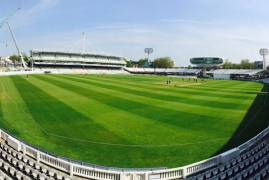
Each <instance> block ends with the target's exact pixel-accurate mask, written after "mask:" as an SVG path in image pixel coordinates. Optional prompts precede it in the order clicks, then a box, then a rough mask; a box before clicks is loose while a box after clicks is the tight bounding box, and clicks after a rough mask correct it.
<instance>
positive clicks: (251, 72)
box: [208, 69, 263, 75]
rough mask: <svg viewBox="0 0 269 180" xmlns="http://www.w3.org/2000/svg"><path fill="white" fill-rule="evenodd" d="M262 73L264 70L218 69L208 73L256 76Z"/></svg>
mask: <svg viewBox="0 0 269 180" xmlns="http://www.w3.org/2000/svg"><path fill="white" fill-rule="evenodd" d="M262 71H263V70H262V69H216V70H211V71H209V72H208V73H213V74H242V75H254V74H257V73H259V72H262Z"/></svg>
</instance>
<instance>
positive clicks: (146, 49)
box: [144, 48, 153, 62]
mask: <svg viewBox="0 0 269 180" xmlns="http://www.w3.org/2000/svg"><path fill="white" fill-rule="evenodd" d="M144 52H145V53H146V54H147V55H148V62H149V55H150V54H152V53H153V48H145V50H144Z"/></svg>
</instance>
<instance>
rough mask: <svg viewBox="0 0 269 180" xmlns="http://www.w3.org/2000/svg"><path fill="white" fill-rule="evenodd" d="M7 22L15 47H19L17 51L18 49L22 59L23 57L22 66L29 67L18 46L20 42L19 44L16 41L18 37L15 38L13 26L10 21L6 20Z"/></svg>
mask: <svg viewBox="0 0 269 180" xmlns="http://www.w3.org/2000/svg"><path fill="white" fill-rule="evenodd" d="M6 24H7V26H8V29H9V32H10V34H11V37H12V40H13V42H14V44H15V47H16V49H17V51H18V55H19V56H20V59H21V66H22V67H23V68H24V69H27V66H26V64H25V61H24V59H23V55H22V53H21V51H20V49H19V47H18V44H17V42H16V39H15V36H14V33H13V31H12V29H11V27H10V24H9V23H8V21H6Z"/></svg>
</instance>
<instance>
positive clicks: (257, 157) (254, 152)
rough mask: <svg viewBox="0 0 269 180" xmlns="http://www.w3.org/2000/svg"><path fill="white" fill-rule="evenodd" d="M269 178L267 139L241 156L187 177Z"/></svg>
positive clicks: (194, 179)
mask: <svg viewBox="0 0 269 180" xmlns="http://www.w3.org/2000/svg"><path fill="white" fill-rule="evenodd" d="M229 178H233V179H237V180H241V179H269V145H267V143H266V142H265V141H263V142H261V143H260V144H258V145H257V146H256V147H255V148H253V149H249V150H248V151H246V152H244V153H241V154H240V156H239V157H237V158H234V159H232V160H230V161H228V162H226V163H221V164H219V165H218V166H216V167H213V168H210V169H207V170H206V171H203V172H199V173H197V174H194V175H191V176H190V177H188V178H187V179H193V180H204V179H216V180H219V179H221V180H222V179H229Z"/></svg>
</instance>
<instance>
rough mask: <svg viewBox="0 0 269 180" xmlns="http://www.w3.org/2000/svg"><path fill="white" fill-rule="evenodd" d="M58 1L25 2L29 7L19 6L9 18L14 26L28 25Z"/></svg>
mask: <svg viewBox="0 0 269 180" xmlns="http://www.w3.org/2000/svg"><path fill="white" fill-rule="evenodd" d="M22 2H24V1H22ZM58 3H59V0H37V1H34V2H33V4H32V3H31V4H29V5H28V4H26V5H27V6H29V7H21V10H20V11H19V12H18V13H17V14H16V15H15V16H14V17H13V18H12V19H11V23H12V24H13V26H14V28H23V27H29V26H30V25H32V24H34V23H36V22H37V21H38V19H39V18H40V17H42V16H44V15H46V13H47V12H48V11H49V9H51V8H53V7H55V6H56V5H58ZM26 5H24V6H26Z"/></svg>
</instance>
